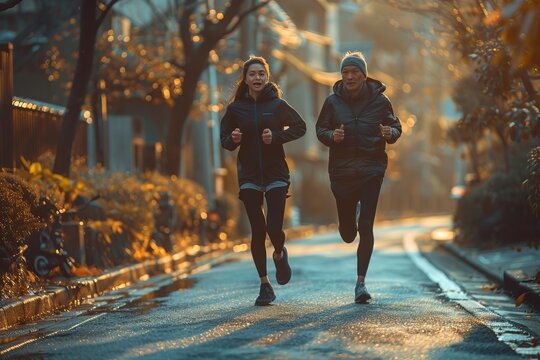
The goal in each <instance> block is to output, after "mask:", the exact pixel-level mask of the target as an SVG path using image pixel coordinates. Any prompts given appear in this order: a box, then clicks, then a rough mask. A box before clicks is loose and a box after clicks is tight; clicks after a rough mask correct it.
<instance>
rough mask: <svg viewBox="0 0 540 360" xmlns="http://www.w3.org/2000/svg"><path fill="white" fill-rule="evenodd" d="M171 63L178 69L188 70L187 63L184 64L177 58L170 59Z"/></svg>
mask: <svg viewBox="0 0 540 360" xmlns="http://www.w3.org/2000/svg"><path fill="white" fill-rule="evenodd" d="M169 63H170V64H171V65H172V66H174V67H175V68H177V69H178V70H182V71H185V70H186V66H185V65H182V64H179V63H178V62H177V61H176V60H174V59H170V60H169Z"/></svg>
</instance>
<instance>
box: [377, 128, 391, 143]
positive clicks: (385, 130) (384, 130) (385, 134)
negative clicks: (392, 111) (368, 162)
mask: <svg viewBox="0 0 540 360" xmlns="http://www.w3.org/2000/svg"><path fill="white" fill-rule="evenodd" d="M379 129H381V135H382V137H383V138H384V139H385V140H390V139H391V138H392V128H391V127H390V126H384V125H382V124H379Z"/></svg>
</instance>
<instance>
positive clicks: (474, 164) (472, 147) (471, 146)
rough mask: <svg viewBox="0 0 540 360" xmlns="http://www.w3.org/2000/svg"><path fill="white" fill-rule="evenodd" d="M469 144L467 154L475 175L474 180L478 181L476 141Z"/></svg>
mask: <svg viewBox="0 0 540 360" xmlns="http://www.w3.org/2000/svg"><path fill="white" fill-rule="evenodd" d="M468 145H469V155H470V157H471V164H472V168H473V169H472V170H473V173H474V175H475V176H476V180H477V181H478V182H479V181H480V180H481V179H480V165H479V164H478V150H477V147H476V142H474V141H473V142H470V143H468Z"/></svg>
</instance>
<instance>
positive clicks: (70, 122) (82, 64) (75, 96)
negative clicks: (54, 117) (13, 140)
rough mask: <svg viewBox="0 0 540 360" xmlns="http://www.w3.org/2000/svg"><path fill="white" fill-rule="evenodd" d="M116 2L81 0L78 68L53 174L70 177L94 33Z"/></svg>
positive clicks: (92, 53)
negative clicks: (72, 154)
mask: <svg viewBox="0 0 540 360" xmlns="http://www.w3.org/2000/svg"><path fill="white" fill-rule="evenodd" d="M117 2H118V0H111V1H110V2H108V3H105V2H101V1H98V0H83V1H82V4H81V12H80V15H81V16H80V29H81V30H80V36H79V52H78V58H77V65H76V68H75V75H74V78H73V82H72V87H71V92H70V95H69V99H68V103H67V106H66V112H65V114H64V117H63V119H62V127H61V130H60V137H59V139H60V140H59V142H58V145H57V147H56V156H55V159H54V167H53V171H54V172H55V173H57V174H61V175H65V176H69V171H70V165H71V151H72V147H73V141H74V140H75V135H76V132H77V127H78V124H79V116H80V112H81V108H82V105H83V103H84V98H85V96H86V92H87V87H88V82H89V80H90V76H91V73H92V64H93V61H94V49H95V43H96V35H97V31H98V29H99V26H100V25H101V23H102V22H103V20H104V19H105V17H106V16H107V13H108V12H109V11H110V10H111V8H112V7H113V6H114V4H116V3H117Z"/></svg>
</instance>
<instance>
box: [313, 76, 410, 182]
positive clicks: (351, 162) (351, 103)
mask: <svg viewBox="0 0 540 360" xmlns="http://www.w3.org/2000/svg"><path fill="white" fill-rule="evenodd" d="M385 89H386V86H385V85H384V84H382V83H381V82H380V81H378V80H374V79H371V78H368V79H367V81H366V82H365V84H364V87H363V88H362V91H361V94H360V96H359V97H357V98H353V99H351V98H350V96H349V94H348V92H347V91H346V89H345V88H344V86H343V83H342V81H341V80H339V81H338V82H336V83H335V84H334V93H333V94H331V95H330V96H328V97H327V98H326V101H325V102H324V105H323V108H322V110H321V113H320V114H319V118H318V120H317V125H316V127H317V138H318V139H319V140H320V141H321V142H322V143H323V144H325V145H326V146H328V147H330V159H329V163H328V172H329V174H330V180H339V179H347V178H349V179H350V178H354V177H363V178H368V177H371V176H381V177H382V176H384V173H385V171H386V166H387V164H388V157H387V155H386V151H385V147H386V142H388V143H390V144H393V143H395V142H396V141H397V139H398V138H399V137H400V136H401V124H400V122H399V119H398V118H397V117H396V116H395V115H394V111H393V110H392V105H391V104H390V100H388V98H387V97H386V96H385V95H384V94H383V92H384V90H385ZM380 124H382V125H385V126H390V127H392V137H391V138H390V139H389V140H388V141H386V140H385V139H384V138H383V137H382V135H381V130H380V128H379V125H380ZM341 125H344V130H345V138H344V140H343V141H342V142H340V143H336V142H334V138H333V133H334V130H335V129H337V128H339V127H340V126H341Z"/></svg>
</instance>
